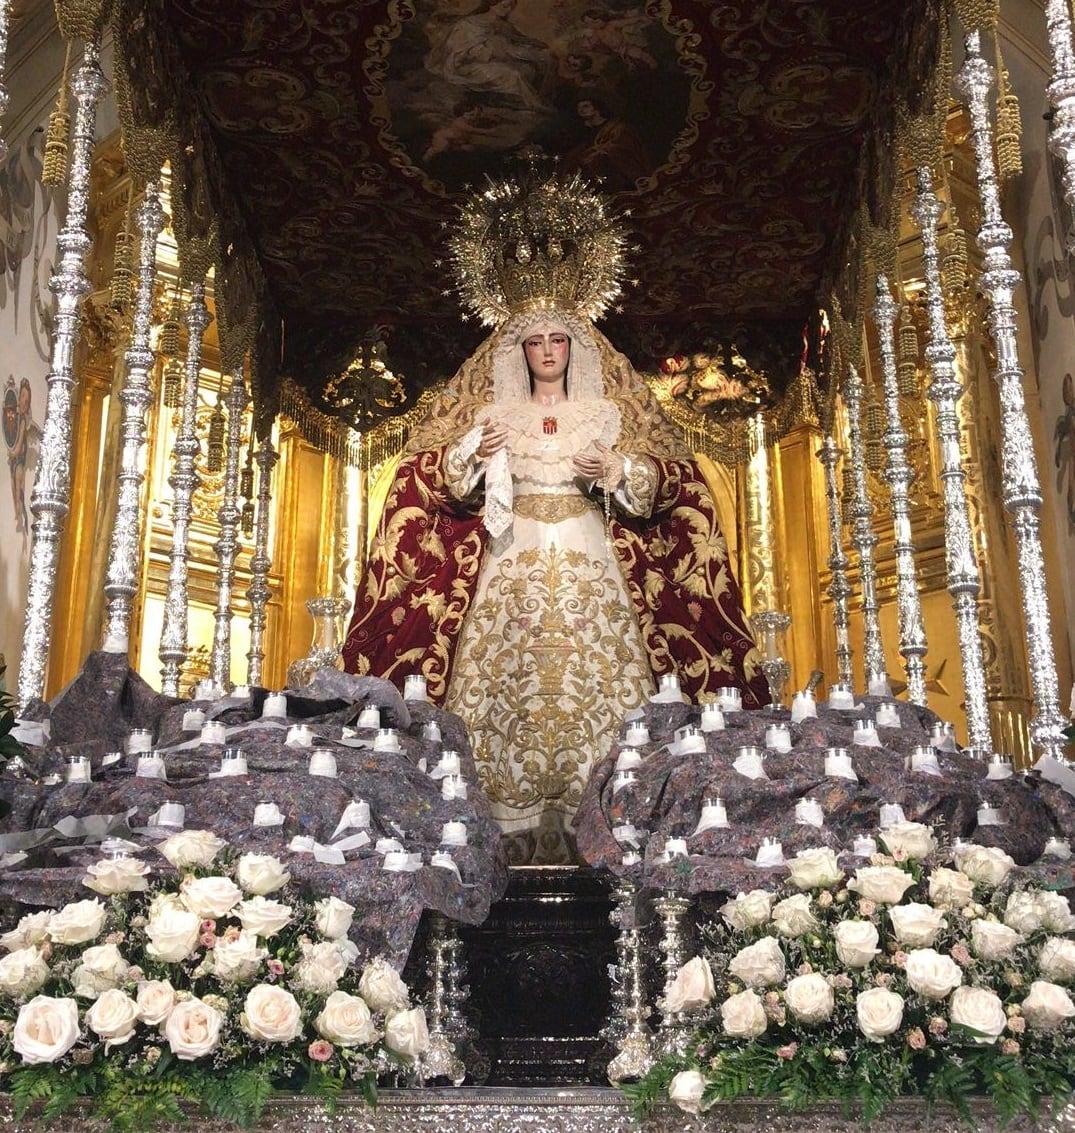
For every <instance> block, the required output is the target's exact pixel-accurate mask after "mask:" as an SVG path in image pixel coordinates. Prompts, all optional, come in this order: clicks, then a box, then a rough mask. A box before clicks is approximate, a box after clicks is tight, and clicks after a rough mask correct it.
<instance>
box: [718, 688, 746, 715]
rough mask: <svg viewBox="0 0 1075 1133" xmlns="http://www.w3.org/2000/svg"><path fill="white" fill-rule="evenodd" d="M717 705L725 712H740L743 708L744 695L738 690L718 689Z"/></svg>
mask: <svg viewBox="0 0 1075 1133" xmlns="http://www.w3.org/2000/svg"><path fill="white" fill-rule="evenodd" d="M717 704H718V705H719V706H720V707H721V709H722V710H723V711H725V712H738V711H739V710H740V709H741V708H742V707H743V694H742V693H741V692H740V691H739V689H737V688H731V687H728V686H725V687H724V688H718V689H717Z"/></svg>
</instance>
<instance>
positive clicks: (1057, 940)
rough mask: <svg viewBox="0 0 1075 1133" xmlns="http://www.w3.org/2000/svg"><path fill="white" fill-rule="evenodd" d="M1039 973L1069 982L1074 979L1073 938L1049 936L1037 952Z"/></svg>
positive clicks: (1074, 947) (1049, 977)
mask: <svg viewBox="0 0 1075 1133" xmlns="http://www.w3.org/2000/svg"><path fill="white" fill-rule="evenodd" d="M1038 965H1039V966H1040V968H1041V974H1042V975H1043V976H1045V977H1046V978H1047V979H1050V980H1060V981H1061V983H1069V982H1070V981H1071V980H1072V979H1075V940H1065V939H1064V938H1063V937H1060V936H1050V937H1049V939H1048V940H1046V941H1045V943H1044V944H1043V945H1042V946H1041V951H1040V952H1039V953H1038Z"/></svg>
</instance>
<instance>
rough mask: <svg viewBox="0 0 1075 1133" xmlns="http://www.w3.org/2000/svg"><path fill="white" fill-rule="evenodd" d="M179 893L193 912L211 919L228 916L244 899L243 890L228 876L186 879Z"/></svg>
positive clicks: (203, 917)
mask: <svg viewBox="0 0 1075 1133" xmlns="http://www.w3.org/2000/svg"><path fill="white" fill-rule="evenodd" d="M179 895H180V897H182V899H183V904H184V905H186V907H187V908H188V909H190V911H191V912H192V913H197V914H198V916H199V917H201V918H202V919H203V920H204V919H209V920H217V919H218V918H220V917H226V916H227V915H228V914H229V913H230V912H231V911H232V910H233V909H234V908H235V906H236V905H238V904H239V902H240V901H241V900H242V899H243V891H242V890H241V889H240V888H239V886H238V885H236V884H235V882H234V881H232V880H231V879H230V878H227V877H219V876H214V877H193V878H190V879H188V880H187V881H184V882H183V884H182V886H181V887H180V890H179Z"/></svg>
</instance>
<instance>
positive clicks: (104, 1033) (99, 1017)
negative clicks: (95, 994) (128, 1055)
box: [86, 988, 138, 1049]
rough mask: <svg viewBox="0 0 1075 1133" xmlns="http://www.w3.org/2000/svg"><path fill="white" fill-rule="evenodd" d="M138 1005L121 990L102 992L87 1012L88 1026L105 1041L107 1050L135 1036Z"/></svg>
mask: <svg viewBox="0 0 1075 1133" xmlns="http://www.w3.org/2000/svg"><path fill="white" fill-rule="evenodd" d="M137 1022H138V1004H137V1003H135V1001H134V1000H133V999H131V997H130V996H129V995H128V994H127V993H126V992H124V991H120V990H119V988H110V989H109V990H108V991H106V992H102V994H101V996H100V998H99V999H98V1000H97V1002H96V1003H94V1004H93V1005H92V1006H91V1007H90V1009H89V1010H88V1011H87V1012H86V1026H87V1027H89V1029H90V1030H91V1031H93V1032H94V1033H95V1034H97V1035H98V1036H100V1037H101V1038H102V1039H104V1040H105V1048H106V1049H108V1048H109V1047H113V1046H119V1045H120V1044H121V1043H125V1042H127V1040H128V1039H130V1038H131V1037H132V1036H133V1035H134V1025H135V1023H137Z"/></svg>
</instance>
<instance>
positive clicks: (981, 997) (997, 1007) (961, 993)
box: [948, 987, 1008, 1046]
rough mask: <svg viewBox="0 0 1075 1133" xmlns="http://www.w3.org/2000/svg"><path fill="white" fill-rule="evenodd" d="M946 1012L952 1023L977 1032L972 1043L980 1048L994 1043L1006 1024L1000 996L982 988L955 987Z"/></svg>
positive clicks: (1006, 1018)
mask: <svg viewBox="0 0 1075 1133" xmlns="http://www.w3.org/2000/svg"><path fill="white" fill-rule="evenodd" d="M948 1010H949V1014H950V1015H951V1017H952V1022H953V1023H958V1024H960V1025H961V1026H963V1027H970V1028H971V1030H973V1031H978V1032H979V1033H978V1034H976V1035H975V1036H974V1041H975V1042H976V1043H979V1044H980V1045H982V1046H986V1045H989V1044H991V1043H995V1042H996V1041H997V1039H998V1037H999V1036H1000V1034H1001V1032H1002V1031H1003V1030H1004V1028H1005V1027H1006V1026H1007V1024H1008V1016H1007V1015H1005V1014H1004V1004H1003V1003H1001V1001H1000V996H999V995H997V994H996V993H995V992H992V991H989V990H988V989H987V988H984V987H957V988H956V990H955V991H953V992H952V1001H951V1003H950V1004H949V1007H948Z"/></svg>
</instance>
